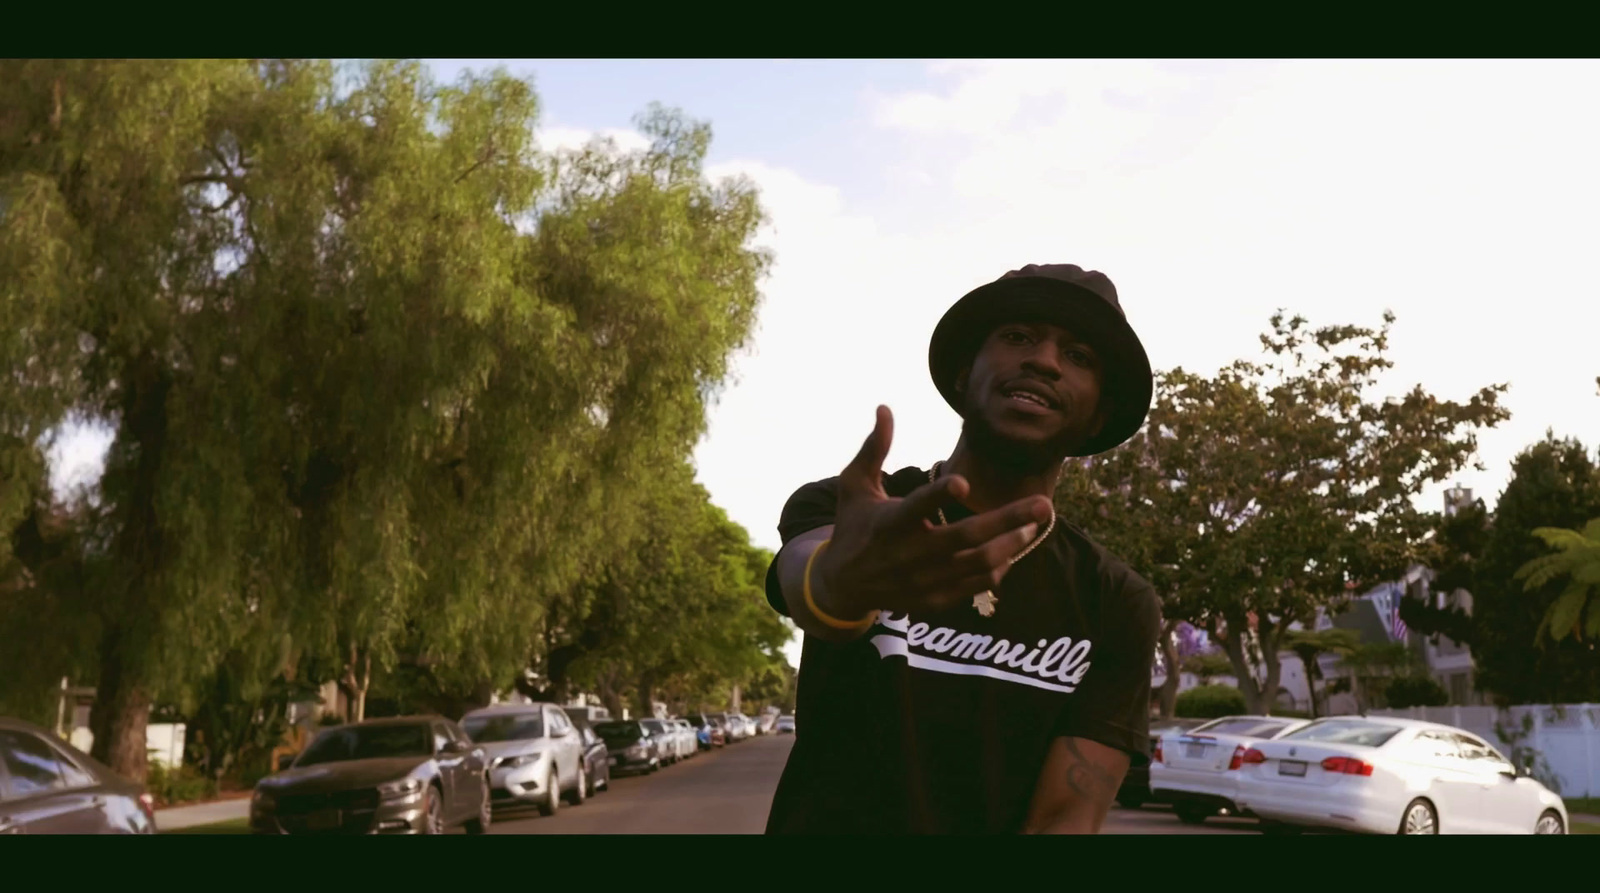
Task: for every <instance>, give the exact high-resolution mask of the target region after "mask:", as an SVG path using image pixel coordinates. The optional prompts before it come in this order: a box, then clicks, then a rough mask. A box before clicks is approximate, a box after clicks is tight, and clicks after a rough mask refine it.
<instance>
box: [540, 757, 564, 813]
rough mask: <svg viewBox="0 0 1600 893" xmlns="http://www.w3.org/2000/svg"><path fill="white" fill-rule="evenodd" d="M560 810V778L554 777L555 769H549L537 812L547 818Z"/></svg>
mask: <svg viewBox="0 0 1600 893" xmlns="http://www.w3.org/2000/svg"><path fill="white" fill-rule="evenodd" d="M560 811H561V779H559V778H557V777H556V770H554V769H551V770H550V777H549V778H547V779H545V782H544V802H543V803H540V804H539V814H540V815H542V816H544V817H546V818H549V817H550V816H553V815H555V814H556V813H557V812H560Z"/></svg>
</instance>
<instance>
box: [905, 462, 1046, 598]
mask: <svg viewBox="0 0 1600 893" xmlns="http://www.w3.org/2000/svg"><path fill="white" fill-rule="evenodd" d="M943 466H944V463H943V462H935V463H933V467H932V468H930V469H928V483H930V484H931V483H933V482H934V481H936V480H938V479H939V469H940V468H941V467H943ZM939 523H940V524H949V523H950V522H949V521H946V520H945V519H944V509H943V508H940V509H939ZM1055 529H1056V509H1055V506H1051V507H1050V523H1049V524H1048V525H1046V526H1045V529H1044V533H1041V534H1039V535H1038V536H1037V537H1035V538H1034V540H1033V542H1031V543H1029V544H1028V547H1027V548H1026V549H1023V550H1022V551H1021V552H1019V553H1017V554H1016V555H1015V556H1013V557H1012V558H1011V560H1010V562H1008V563H1010V564H1016V563H1017V562H1019V561H1021V560H1022V559H1024V558H1026V557H1028V553H1029V552H1032V551H1033V550H1034V549H1037V548H1039V544H1040V543H1042V542H1044V541H1045V540H1046V539H1048V538H1049V537H1050V531H1052V530H1055ZM999 603H1000V597H999V596H997V595H995V594H994V592H993V590H989V589H985V590H984V591H982V592H980V593H978V594H977V595H974V596H973V597H972V607H973V608H974V609H975V610H977V612H978V615H979V616H980V617H993V616H994V608H995V605H998V604H999Z"/></svg>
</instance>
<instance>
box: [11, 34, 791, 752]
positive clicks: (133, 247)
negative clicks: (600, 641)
mask: <svg viewBox="0 0 1600 893" xmlns="http://www.w3.org/2000/svg"><path fill="white" fill-rule="evenodd" d="M0 108H3V109H6V113H5V114H3V115H0V215H3V216H0V288H3V289H5V290H6V294H5V295H4V298H5V300H4V305H5V310H4V311H3V312H5V313H7V319H6V322H7V323H8V325H7V327H6V328H7V329H8V335H7V336H4V337H5V338H6V339H7V340H5V341H4V342H3V344H0V350H4V351H5V353H6V356H7V358H8V359H10V360H12V361H13V362H15V363H17V364H19V365H18V367H17V368H19V369H22V370H25V374H21V375H19V380H25V383H26V388H25V389H24V390H23V392H22V393H20V394H13V395H7V396H6V397H5V398H0V422H3V423H4V424H5V425H7V428H6V430H5V432H4V433H5V434H7V435H9V436H11V437H13V438H21V439H23V440H24V441H27V440H28V438H36V437H37V436H38V434H39V433H40V432H45V431H51V430H57V429H59V427H60V426H61V424H62V423H63V422H64V421H65V420H67V419H69V418H71V417H73V416H74V415H76V416H77V417H82V418H86V419H92V420H96V421H98V422H100V423H103V424H106V425H108V426H109V427H110V428H111V429H112V430H113V431H114V432H115V439H114V441H113V444H112V448H111V451H110V454H109V457H108V461H107V468H106V473H105V475H104V477H103V478H102V480H101V482H100V485H99V493H98V500H99V504H100V505H101V506H103V510H102V511H101V512H100V513H99V515H98V517H97V524H96V526H95V528H94V530H95V537H94V539H95V542H96V543H97V544H98V548H99V550H100V553H103V554H101V555H100V558H99V560H100V562H101V564H102V565H103V567H104V573H103V574H102V575H101V576H100V577H99V578H98V579H99V581H100V584H99V585H98V586H96V587H94V590H93V591H92V592H87V593H84V594H82V595H81V597H80V600H81V602H82V604H81V608H82V609H83V610H82V612H81V621H80V625H84V626H88V627H91V628H92V631H93V638H94V641H95V649H94V654H93V664H94V669H95V673H96V678H97V689H98V691H97V698H96V703H95V709H94V717H93V720H92V725H93V726H94V732H95V750H96V752H97V755H98V756H100V757H101V758H102V759H105V760H106V761H107V762H108V763H110V764H111V765H112V766H113V767H114V768H117V769H119V770H121V771H123V772H126V773H128V774H131V775H134V776H142V775H143V772H144V764H145V753H144V726H145V723H146V721H147V717H148V714H149V709H150V707H151V705H152V703H153V702H155V701H156V700H158V699H167V700H176V699H178V698H180V697H181V696H182V695H183V693H184V691H185V690H186V689H188V688H192V687H193V686H194V685H196V684H198V683H200V682H201V681H202V680H204V679H206V678H207V677H208V676H209V675H210V674H211V673H212V672H213V671H214V670H215V668H216V667H217V666H218V665H219V664H220V663H221V662H222V660H223V659H224V657H225V656H226V655H229V654H232V653H235V652H236V651H238V650H239V649H240V648H243V647H245V643H246V641H247V640H249V639H250V638H251V637H252V636H257V635H261V634H263V633H262V630H264V629H270V630H272V631H273V635H274V636H275V637H276V636H281V635H282V633H284V632H287V633H288V634H289V636H290V642H291V645H290V652H291V655H292V656H293V658H294V659H295V660H299V659H302V658H303V659H315V660H318V661H322V662H324V663H327V662H330V661H331V662H332V663H333V665H335V666H337V667H339V668H340V669H339V670H338V671H337V673H336V675H337V677H338V679H339V681H340V682H341V684H342V685H343V686H344V687H345V688H346V690H347V693H348V694H349V695H351V697H352V700H353V702H354V704H355V708H354V710H353V713H354V714H355V715H356V716H359V715H360V713H361V706H360V705H361V701H362V698H363V697H364V695H365V692H366V689H367V686H368V684H369V683H370V679H371V675H372V672H373V666H374V663H376V664H378V665H379V666H382V665H385V664H389V663H393V662H395V661H396V660H397V659H398V657H400V655H399V654H398V653H397V650H398V649H399V648H400V647H401V646H402V645H404V646H405V647H408V648H410V649H412V650H413V651H415V652H417V653H416V654H415V655H412V656H413V657H416V658H420V659H424V660H434V661H439V660H449V661H453V662H455V663H457V664H458V665H459V666H458V669H459V670H460V672H462V673H465V674H472V675H476V676H478V677H481V678H484V679H488V678H491V677H493V676H496V675H510V673H511V672H512V669H511V668H513V667H516V666H521V665H522V664H523V663H524V662H525V661H526V659H527V656H528V654H529V652H530V649H531V648H532V647H533V645H534V638H535V633H534V631H535V629H536V628H537V624H536V622H535V621H536V619H537V616H538V614H539V612H540V610H541V606H542V603H543V601H544V600H546V599H548V598H550V597H552V596H553V594H556V593H560V592H562V591H564V590H565V589H566V588H568V587H570V586H571V585H573V584H574V583H575V582H576V581H578V580H580V579H582V578H583V577H584V575H585V574H586V572H587V571H588V570H589V569H590V568H592V567H595V566H598V565H599V564H600V563H601V562H603V561H605V560H607V559H608V558H609V557H610V556H609V555H608V553H607V547H608V544H609V543H613V542H615V541H616V539H617V538H616V537H615V536H614V533H615V529H616V528H618V527H626V526H627V525H628V524H631V523H633V522H632V520H631V517H632V515H633V513H634V509H633V506H634V504H635V500H634V498H633V497H632V494H633V492H634V490H635V485H636V484H637V482H638V481H639V479H640V478H641V477H642V476H644V475H646V474H648V473H649V470H650V469H653V468H658V467H661V466H662V465H663V464H664V463H665V462H666V461H667V458H669V457H676V456H681V455H684V454H686V452H687V450H688V449H690V448H691V447H692V445H693V443H694V441H695V439H696V438H697V437H698V435H699V434H700V432H701V430H702V429H703V426H704V407H705V403H706V401H707V400H708V399H710V398H711V397H713V396H714V395H715V392H716V390H717V387H718V386H719V384H720V382H721V381H722V380H723V378H724V377H725V375H726V371H727V360H728V355H729V353H730V352H731V351H732V350H734V349H736V348H737V347H739V346H740V345H741V344H743V343H744V341H745V339H746V338H747V336H748V333H749V329H750V326H751V324H752V322H753V319H754V314H755V309H756V306H757V301H758V291H757V283H758V280H759V278H760V276H761V275H762V274H763V272H764V270H765V268H766V265H767V263H768V261H767V258H766V256H765V255H763V254H762V253H760V252H757V251H752V250H750V249H749V248H748V247H747V243H748V240H749V237H750V236H751V235H752V234H753V233H754V230H755V228H756V226H757V225H758V224H759V222H760V220H761V213H760V210H759V206H758V204H757V202H756V198H755V195H754V192H753V190H752V189H751V188H750V187H749V185H748V184H746V183H743V182H727V183H722V184H712V183H709V182H707V181H706V179H705V178H704V176H703V173H702V167H703V161H704V157H705V152H706V148H707V145H708V144H709V139H710V133H709V129H708V128H706V127H705V126H704V125H700V124H697V123H695V122H691V121H686V120H684V119H683V118H682V117H681V116H679V115H677V114H675V113H670V112H667V111H663V110H659V109H658V110H654V111H652V113H651V114H650V115H648V116H647V117H645V118H644V119H643V120H642V121H641V127H642V129H643V130H644V131H645V133H646V135H647V136H648V137H649V138H650V140H651V145H650V146H649V147H648V148H647V149H645V150H642V151H638V152H622V151H620V150H619V149H618V148H617V147H616V146H615V145H609V144H605V143H598V144H595V145H592V146H590V147H586V148H585V149H583V150H581V151H578V152H575V153H568V154H564V155H561V156H550V155H547V154H544V153H541V152H540V151H539V150H538V147H537V146H536V145H535V144H534V142H533V124H534V123H535V118H536V111H537V104H536V101H535V97H534V94H533V92H532V89H531V87H530V86H529V85H528V84H527V83H525V82H523V81H519V80H516V79H513V78H510V77H507V76H505V75H503V74H498V73H496V74H491V75H489V76H486V77H471V76H469V77H467V78H465V79H464V80H463V81H462V82H461V83H460V84H456V85H439V84H435V83H434V82H433V81H432V80H431V79H430V78H429V77H428V75H427V72H426V70H425V69H424V68H423V67H422V66H420V65H416V64H410V63H376V64H371V65H367V66H361V67H341V66H335V65H332V64H329V63H322V62H260V61H193V62H177V63H169V62H162V63H150V62H111V61H76V62H74V61H12V62H4V63H0ZM247 663H248V664H250V665H252V666H257V665H260V664H259V662H257V661H247ZM262 666H264V665H262ZM273 672H276V668H274V669H273Z"/></svg>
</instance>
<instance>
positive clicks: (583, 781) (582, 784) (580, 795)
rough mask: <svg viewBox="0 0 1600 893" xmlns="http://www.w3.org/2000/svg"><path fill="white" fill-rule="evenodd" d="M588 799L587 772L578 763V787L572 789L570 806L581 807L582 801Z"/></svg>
mask: <svg viewBox="0 0 1600 893" xmlns="http://www.w3.org/2000/svg"><path fill="white" fill-rule="evenodd" d="M587 799H589V772H588V770H586V769H584V767H583V765H582V764H581V763H580V764H579V765H578V786H577V787H575V788H573V789H572V805H573V806H582V805H583V801H585V800H587Z"/></svg>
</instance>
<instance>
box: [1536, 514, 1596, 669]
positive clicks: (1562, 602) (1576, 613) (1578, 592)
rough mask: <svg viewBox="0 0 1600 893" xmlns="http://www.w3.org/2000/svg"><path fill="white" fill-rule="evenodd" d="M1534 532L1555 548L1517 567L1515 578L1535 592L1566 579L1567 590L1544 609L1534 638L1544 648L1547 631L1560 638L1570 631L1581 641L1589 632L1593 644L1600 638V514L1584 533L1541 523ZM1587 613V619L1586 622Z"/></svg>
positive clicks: (1591, 644)
mask: <svg viewBox="0 0 1600 893" xmlns="http://www.w3.org/2000/svg"><path fill="white" fill-rule="evenodd" d="M1533 535H1534V536H1536V537H1538V538H1539V539H1542V540H1544V542H1545V545H1546V546H1549V547H1550V548H1552V549H1554V550H1556V551H1555V552H1553V553H1551V554H1549V555H1544V556H1541V557H1539V558H1535V559H1533V560H1532V561H1530V562H1528V563H1527V564H1524V565H1523V566H1522V567H1520V568H1518V569H1517V573H1516V579H1518V580H1525V581H1526V582H1525V583H1524V584H1523V589H1524V590H1525V591H1528V592H1532V591H1534V590H1536V589H1539V588H1540V587H1542V586H1544V584H1546V583H1548V582H1550V581H1551V580H1556V579H1560V578H1562V577H1565V578H1566V579H1567V588H1566V590H1564V591H1563V592H1562V593H1561V595H1560V596H1558V597H1557V598H1556V600H1555V601H1554V602H1551V604H1550V607H1548V608H1546V609H1545V612H1544V620H1542V621H1541V622H1540V623H1539V631H1538V632H1537V633H1535V634H1534V641H1535V642H1537V643H1538V645H1539V647H1541V648H1543V647H1544V637H1545V635H1546V634H1549V636H1550V638H1551V639H1552V640H1554V641H1557V642H1559V641H1561V640H1562V639H1564V638H1566V635H1567V633H1569V632H1570V633H1572V636H1573V638H1575V639H1577V640H1578V641H1580V642H1582V641H1584V636H1585V634H1587V635H1588V641H1589V647H1590V648H1593V647H1594V642H1595V640H1596V639H1600V518H1595V519H1594V520H1592V521H1590V522H1589V523H1588V524H1586V525H1584V528H1583V531H1582V532H1581V533H1580V532H1579V531H1576V530H1567V529H1565V528H1561V527H1540V528H1537V529H1535V530H1534V531H1533ZM1586 614H1587V615H1588V622H1584V617H1585V615H1586Z"/></svg>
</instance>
